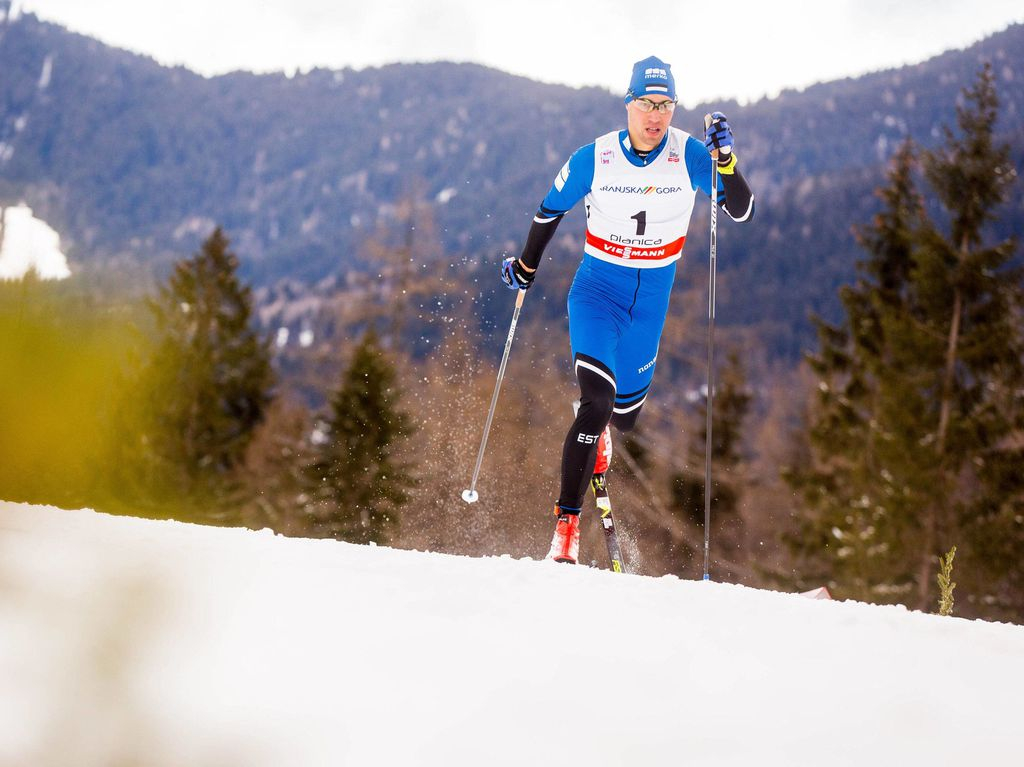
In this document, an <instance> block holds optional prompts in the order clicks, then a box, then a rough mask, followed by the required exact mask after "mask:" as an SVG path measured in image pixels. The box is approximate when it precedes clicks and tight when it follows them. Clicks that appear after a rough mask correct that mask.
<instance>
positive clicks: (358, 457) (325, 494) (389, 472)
mask: <svg viewBox="0 0 1024 767" xmlns="http://www.w3.org/2000/svg"><path fill="white" fill-rule="evenodd" d="M398 399H399V392H398V390H397V387H396V372H395V368H394V366H393V365H392V364H391V363H390V362H389V361H388V360H387V358H386V357H385V356H384V354H383V352H382V350H381V348H380V342H379V341H378V338H377V334H376V332H375V331H374V330H372V329H370V330H368V331H367V332H366V334H365V335H364V336H363V339H362V341H361V342H360V344H359V346H358V347H357V348H356V350H355V354H354V356H353V359H352V362H351V364H350V365H349V367H348V369H347V370H346V372H345V373H344V375H343V376H342V381H341V385H340V386H339V388H338V389H337V391H336V392H335V393H334V395H333V397H332V399H331V414H330V417H329V418H328V420H327V424H326V430H325V431H326V434H325V438H324V441H323V442H322V443H321V444H320V445H319V447H318V450H317V456H316V458H315V460H314V462H313V463H312V464H311V465H310V467H309V470H308V479H309V492H308V494H307V496H308V501H307V504H306V510H307V513H308V514H309V516H310V517H311V519H312V532H314V533H315V534H317V535H321V536H325V537H334V538H338V539H339V540H345V541H350V542H352V543H385V542H387V541H389V540H390V539H391V537H392V536H393V535H394V534H395V533H396V532H397V529H398V521H399V510H400V509H401V507H402V506H403V505H404V504H405V503H407V502H408V500H409V494H408V492H407V491H408V489H409V488H411V487H412V485H413V478H412V476H411V475H410V473H409V471H410V467H409V466H407V465H405V464H402V463H400V462H399V461H398V460H397V459H396V457H395V453H396V450H397V448H398V446H399V444H400V441H401V440H402V439H404V438H406V437H408V436H410V435H411V434H412V432H413V424H412V421H411V419H410V417H409V416H408V415H407V414H406V413H405V412H403V411H401V410H399V409H398Z"/></svg>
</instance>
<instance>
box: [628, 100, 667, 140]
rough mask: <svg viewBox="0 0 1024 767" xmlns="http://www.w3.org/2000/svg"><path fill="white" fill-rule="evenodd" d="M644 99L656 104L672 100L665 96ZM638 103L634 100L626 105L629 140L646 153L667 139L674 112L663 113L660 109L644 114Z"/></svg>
mask: <svg viewBox="0 0 1024 767" xmlns="http://www.w3.org/2000/svg"><path fill="white" fill-rule="evenodd" d="M644 98H645V99H646V100H647V101H652V102H654V103H655V104H660V103H662V102H664V101H671V100H672V99H670V98H667V97H665V96H644ZM636 103H637V102H636V100H633V101H630V102H629V103H628V104H626V115H627V116H628V117H627V127H628V129H629V140H630V141H631V142H632V143H633V146H634V147H636V148H637V149H639V150H641V151H643V152H646V151H649V150H651V149H654V148H655V147H656V146H658V144H660V143H661V140H662V139H663V138H664V137H665V131H667V130H668V126H669V123H671V122H672V112H671V111H665V112H662V111H660V110H658V109H652V110H651V111H650V112H642V111H640V109H639V108H638V107H637V105H636Z"/></svg>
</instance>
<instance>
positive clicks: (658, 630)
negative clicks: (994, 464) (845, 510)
mask: <svg viewBox="0 0 1024 767" xmlns="http://www.w3.org/2000/svg"><path fill="white" fill-rule="evenodd" d="M1022 689H1024V628H1022V627H1019V626H1013V625H1007V624H991V623H983V622H977V621H966V620H961V619H957V618H940V617H937V616H931V615H924V614H919V613H912V612H908V611H906V610H904V609H901V608H894V607H873V606H868V605H864V604H857V603H838V602H829V601H815V600H810V599H807V598H804V597H801V596H798V595H787V594H781V593H774V592H766V591H758V590H754V589H749V588H744V587H740V586H732V585H727V584H720V583H702V582H687V581H680V580H678V579H676V578H673V577H665V578H659V579H655V578H644V577H639V576H631V575H617V574H614V573H610V572H607V571H597V570H591V569H588V568H582V567H581V568H572V567H566V566H561V565H555V564H552V563H547V562H534V561H529V560H522V561H517V560H513V559H510V558H494V559H470V558H464V557H452V556H444V555H438V554H428V553H418V552H409V551H398V550H391V549H385V548H373V547H365V546H354V545H348V544H343V543H337V542H334V541H309V540H296V539H286V538H281V537H276V536H274V535H272V534H270V533H269V532H262V533H255V532H250V531H245V530H230V529H217V528H205V527H197V526H190V525H185V524H179V523H173V522H151V521H145V520H138V519H130V518H116V517H110V516H105V515H102V514H97V513H94V512H91V511H74V512H68V511H60V510H56V509H50V508H43V507H32V506H24V505H16V504H8V503H0V764H3V765H50V764H53V765H57V764H62V765H63V764H75V765H108V764H128V763H138V764H146V765H165V764H166V765H182V764H189V765H214V764H216V765H402V766H403V767H406V766H408V765H446V766H447V765H516V766H517V767H519V766H521V765H525V764H529V765H556V764H557V765H573V764H580V765H584V764H585V765H606V764H607V765H715V766H716V767H726V766H727V765H743V767H749V766H750V765H758V766H759V767H762V766H765V765H780V766H781V765H785V767H794V765H816V766H817V765H858V767H860V766H861V765H866V764H870V765H929V766H930V767H935V766H936V765H963V764H978V765H980V764H984V765H987V766H991V765H1009V764H1020V763H1021V762H1020V761H1019V760H1020V759H1021V754H1022V753H1024V729H1022V728H1021V726H1020V707H1019V703H1020V696H1021V690H1022Z"/></svg>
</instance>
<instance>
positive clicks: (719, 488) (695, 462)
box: [672, 350, 751, 527]
mask: <svg viewBox="0 0 1024 767" xmlns="http://www.w3.org/2000/svg"><path fill="white" fill-rule="evenodd" d="M750 399H751V395H750V392H749V391H748V390H747V383H746V374H745V373H744V370H743V364H742V362H741V361H740V358H739V355H738V354H737V353H736V351H735V350H733V351H730V352H729V354H728V356H727V358H726V364H725V366H724V368H723V369H722V370H721V371H720V373H719V375H718V381H717V382H716V385H715V399H714V403H713V406H712V407H713V410H712V413H711V436H712V444H711V460H712V468H713V472H712V478H711V480H712V487H711V490H712V492H711V513H712V521H713V522H716V521H717V522H718V523H719V524H721V523H722V522H728V523H729V524H732V523H734V522H735V521H736V520H737V517H736V516H735V512H736V511H737V510H738V507H739V498H740V496H739V492H738V490H737V489H736V485H735V483H733V482H731V481H729V480H727V479H726V478H725V475H726V474H728V473H730V472H732V471H733V470H734V469H735V468H736V467H737V466H738V465H739V463H740V460H741V458H742V455H741V447H742V437H743V421H744V419H745V418H746V416H747V412H748V411H749V409H750ZM700 423H701V428H700V430H699V432H697V433H696V434H695V439H694V440H693V442H692V443H691V445H690V464H691V465H692V466H694V467H697V466H700V467H701V471H700V473H699V474H698V473H696V472H692V471H691V472H678V473H677V474H675V475H674V476H673V477H672V504H673V507H674V508H675V509H677V510H678V511H679V512H681V513H683V514H685V515H687V516H688V517H690V519H691V520H692V521H693V522H694V523H696V524H699V525H701V526H702V527H703V525H704V471H703V470H704V465H705V455H704V451H705V450H706V446H707V433H708V432H707V399H705V400H704V401H703V404H702V406H701V408H700Z"/></svg>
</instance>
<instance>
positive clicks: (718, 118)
mask: <svg viewBox="0 0 1024 767" xmlns="http://www.w3.org/2000/svg"><path fill="white" fill-rule="evenodd" d="M732 144H733V140H732V128H731V127H729V123H728V121H727V119H726V117H725V115H724V114H722V113H721V112H712V113H711V125H709V126H708V127H707V128H705V130H704V146H706V147H707V148H708V151H709V152H712V151H714V150H715V149H717V150H718V153H719V155H723V154H730V153H732ZM719 159H723V158H721V157H720V158H719Z"/></svg>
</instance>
